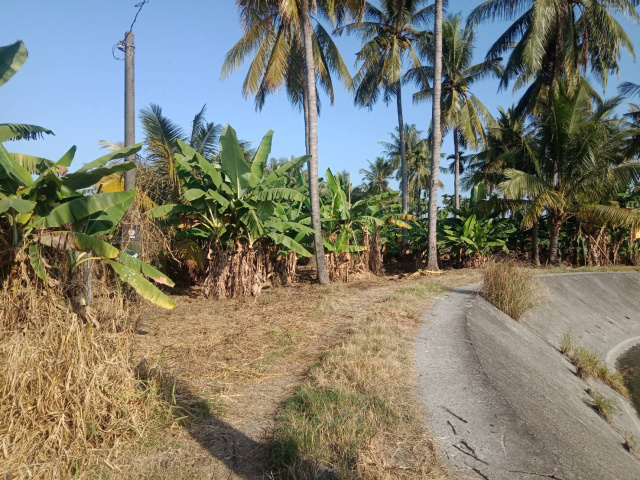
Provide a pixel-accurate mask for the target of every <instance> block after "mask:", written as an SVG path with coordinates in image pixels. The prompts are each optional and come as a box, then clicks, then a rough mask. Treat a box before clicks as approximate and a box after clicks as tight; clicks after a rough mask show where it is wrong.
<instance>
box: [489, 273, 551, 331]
mask: <svg viewBox="0 0 640 480" xmlns="http://www.w3.org/2000/svg"><path fill="white" fill-rule="evenodd" d="M538 288H539V287H538V285H537V282H536V281H535V280H534V279H533V278H532V276H531V273H530V272H528V271H527V270H525V269H523V268H521V267H520V266H519V265H518V263H517V262H514V261H507V262H494V261H491V262H489V263H488V264H487V267H486V268H485V270H484V275H483V280H482V294H483V295H484V297H485V298H486V299H487V300H488V301H489V302H491V303H492V304H493V305H495V306H496V307H497V308H499V309H500V310H502V311H503V312H504V313H506V314H507V315H509V316H510V317H511V318H513V319H514V320H520V318H522V315H524V313H525V312H526V311H527V310H529V309H530V308H532V307H533V306H534V305H535V303H536V299H537V297H538Z"/></svg>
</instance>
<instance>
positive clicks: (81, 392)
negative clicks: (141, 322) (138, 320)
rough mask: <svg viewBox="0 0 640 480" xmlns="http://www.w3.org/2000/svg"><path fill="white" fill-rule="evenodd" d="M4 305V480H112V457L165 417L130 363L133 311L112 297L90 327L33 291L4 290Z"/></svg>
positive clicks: (98, 305) (101, 303)
mask: <svg viewBox="0 0 640 480" xmlns="http://www.w3.org/2000/svg"><path fill="white" fill-rule="evenodd" d="M0 301H1V304H0V364H1V365H2V367H1V368H0V447H1V449H0V458H1V459H2V460H1V461H0V478H7V479H14V478H15V479H17V478H38V479H63V478H71V477H78V478H84V477H85V476H86V475H87V474H88V473H87V472H89V471H91V470H92V469H94V468H98V469H101V468H105V469H107V470H112V471H113V472H116V475H117V472H119V471H120V470H119V469H120V468H121V466H119V465H118V461H117V460H114V458H113V455H112V454H113V453H114V452H117V451H118V450H120V449H123V448H125V447H126V445H127V444H129V443H130V442H135V441H137V440H138V439H139V438H141V437H144V436H145V435H146V434H147V433H148V432H149V431H150V430H151V429H153V428H154V426H156V425H158V424H159V422H161V421H163V420H165V419H166V418H165V419H163V418H161V415H162V412H163V411H166V410H165V408H166V405H164V404H163V402H162V401H161V400H160V398H161V397H160V396H159V395H158V392H157V390H156V387H155V386H154V384H153V382H151V383H143V382H141V381H139V380H138V379H137V378H136V375H135V373H134V371H133V369H132V368H131V365H130V363H129V358H130V352H131V341H132V328H131V323H130V320H126V319H131V318H134V317H135V312H132V311H130V310H126V309H125V308H123V305H124V302H123V298H122V296H121V295H119V294H118V293H117V292H116V293H113V292H112V295H111V298H100V299H97V300H96V302H95V306H94V314H95V318H96V319H97V321H98V322H99V323H100V328H98V329H96V328H95V327H94V326H93V325H92V324H91V322H89V323H87V322H85V321H84V320H83V319H81V318H79V317H78V315H77V314H76V313H74V310H73V309H72V308H71V306H70V305H69V302H68V301H66V300H63V299H60V298H57V299H56V298H52V297H50V296H48V295H47V294H46V293H45V292H44V291H43V290H41V289H38V288H35V286H33V285H28V284H27V285H21V286H20V288H19V289H18V290H17V293H14V292H13V289H12V288H9V287H8V286H7V285H4V286H3V288H2V291H1V292H0Z"/></svg>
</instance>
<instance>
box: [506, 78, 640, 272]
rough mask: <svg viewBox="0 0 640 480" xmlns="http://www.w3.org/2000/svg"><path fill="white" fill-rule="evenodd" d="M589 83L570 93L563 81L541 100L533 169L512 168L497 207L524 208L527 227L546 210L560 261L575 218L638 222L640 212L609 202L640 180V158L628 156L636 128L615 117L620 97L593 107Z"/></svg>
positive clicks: (553, 251)
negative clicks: (565, 232)
mask: <svg viewBox="0 0 640 480" xmlns="http://www.w3.org/2000/svg"><path fill="white" fill-rule="evenodd" d="M583 83H584V82H583ZM590 90H591V89H590V87H588V86H586V85H580V86H578V87H577V89H576V90H575V91H573V92H571V91H570V90H569V89H568V87H566V86H565V85H564V82H562V81H559V82H558V84H557V86H556V88H555V90H554V93H553V95H552V96H551V98H550V99H541V103H542V105H541V106H540V107H539V108H540V116H539V118H538V119H537V120H535V121H534V123H533V125H532V129H533V135H534V148H533V149H531V150H530V152H531V154H532V156H533V158H532V160H533V162H532V165H533V166H534V172H533V173H528V172H525V171H522V170H517V169H515V168H507V169H505V170H504V172H503V174H504V176H505V180H504V181H503V182H502V183H501V184H500V190H501V191H502V192H503V193H504V195H505V197H506V200H504V201H496V202H495V204H496V205H502V206H503V207H504V206H506V207H509V208H519V209H522V210H523V220H522V226H523V228H531V227H532V226H533V225H534V223H535V222H537V219H538V218H540V217H541V216H542V215H543V214H544V213H545V212H546V214H547V215H548V217H549V223H550V247H549V261H550V263H551V264H557V262H558V238H559V234H560V229H561V228H562V225H563V224H564V223H565V222H566V221H567V220H568V219H569V218H571V217H576V218H578V219H579V220H580V221H583V222H590V223H591V224H599V225H603V224H609V225H614V226H620V225H627V226H629V225H633V224H635V225H637V224H639V223H640V215H638V214H636V213H633V212H631V211H629V210H626V209H622V208H619V207H617V206H615V205H611V204H610V203H606V202H604V201H605V200H607V199H608V198H610V197H611V196H612V195H614V194H615V193H618V192H624V191H626V190H627V189H628V188H629V185H630V184H631V183H632V182H637V181H638V180H639V179H640V162H637V161H634V160H629V159H627V158H626V157H625V154H624V146H625V144H626V142H627V141H628V139H629V137H630V135H631V134H632V131H631V130H629V129H628V128H626V126H625V124H624V122H622V121H621V120H619V119H617V118H616V117H614V116H613V110H614V109H615V108H616V107H617V106H618V105H619V103H620V99H619V98H615V99H613V100H609V101H604V102H601V103H600V104H599V105H597V106H595V108H594V106H593V104H592V102H591V99H590V98H589V93H590Z"/></svg>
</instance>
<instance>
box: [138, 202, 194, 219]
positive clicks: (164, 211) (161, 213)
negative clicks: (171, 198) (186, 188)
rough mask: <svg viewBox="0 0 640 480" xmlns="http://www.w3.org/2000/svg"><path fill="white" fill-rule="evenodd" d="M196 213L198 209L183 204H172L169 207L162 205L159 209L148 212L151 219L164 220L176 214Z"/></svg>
mask: <svg viewBox="0 0 640 480" xmlns="http://www.w3.org/2000/svg"><path fill="white" fill-rule="evenodd" d="M195 211H196V209H195V208H193V207H192V206H190V205H183V204H181V203H178V204H175V203H170V204H167V205H160V206H158V207H155V208H152V209H151V210H149V211H148V212H147V215H149V217H150V218H153V219H156V218H164V217H167V216H170V215H174V214H176V213H192V212H195Z"/></svg>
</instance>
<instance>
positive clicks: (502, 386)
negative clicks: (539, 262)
mask: <svg viewBox="0 0 640 480" xmlns="http://www.w3.org/2000/svg"><path fill="white" fill-rule="evenodd" d="M539 279H540V281H541V282H542V283H543V284H544V285H545V286H546V289H547V290H548V291H547V292H545V295H544V299H543V300H542V301H541V303H540V305H539V306H538V307H536V308H535V309H533V310H532V311H531V312H530V313H528V314H527V315H526V316H525V318H524V319H523V321H522V322H521V323H518V322H515V321H514V320H513V319H511V318H509V317H508V316H506V315H505V314H503V313H502V312H500V311H499V310H497V309H496V308H495V307H493V306H492V305H490V304H489V303H487V302H486V301H484V300H483V299H482V298H481V297H479V296H478V295H477V289H478V285H471V286H469V287H464V288H461V289H458V290H455V291H453V292H451V293H450V294H449V295H448V296H447V297H446V298H445V299H444V300H443V301H439V302H438V304H437V305H436V306H435V307H434V308H433V309H432V310H431V311H429V312H428V313H427V314H426V317H425V323H424V326H423V329H422V332H421V335H420V338H419V339H418V341H417V342H416V351H415V353H416V361H417V366H418V371H419V374H420V382H419V393H420V396H421V398H422V400H423V402H424V404H425V406H426V408H427V412H428V419H427V421H428V424H429V426H430V428H431V430H432V431H433V433H434V434H435V435H436V436H437V437H438V440H439V444H440V449H441V452H442V454H443V456H444V457H445V462H446V463H447V464H448V466H449V467H450V470H451V472H452V475H454V476H455V477H468V478H484V479H492V480H493V479H505V480H506V479H535V478H552V479H563V480H568V479H585V480H586V479H593V480H601V479H602V480H608V479H611V480H626V479H629V480H631V479H640V461H638V459H637V458H636V456H635V455H634V454H632V453H629V452H627V451H626V450H625V449H624V448H623V442H624V439H625V436H626V437H629V436H631V437H633V438H635V439H636V440H640V428H639V422H638V419H637V416H636V415H635V413H634V411H633V409H632V407H630V405H629V403H628V401H626V400H625V399H623V398H622V397H620V396H619V395H618V394H617V393H615V392H613V391H612V390H611V389H609V388H608V387H606V386H604V385H602V384H600V383H599V382H597V381H590V382H589V383H586V382H584V381H582V380H580V379H579V378H578V377H576V375H575V373H574V368H573V366H572V365H571V364H570V363H569V362H568V361H567V360H566V359H564V357H563V356H562V355H561V353H560V352H559V351H558V346H559V343H560V339H561V338H562V335H563V334H564V333H565V332H566V331H567V330H569V328H571V331H572V335H573V336H574V338H576V340H577V341H578V343H580V344H582V345H584V346H586V347H588V348H592V349H594V350H596V351H597V352H598V354H599V355H600V356H601V358H605V357H606V356H607V353H609V354H611V352H612V351H615V349H616V348H617V349H618V350H622V347H625V348H627V347H631V346H632V345H633V342H632V341H630V339H633V338H634V337H640V309H639V308H638V307H639V306H640V274H626V273H613V274H579V275H576V274H570V275H549V276H541V277H539ZM625 342H626V343H625ZM620 353H623V350H622V351H620ZM610 356H611V355H610ZM587 388H591V389H592V390H597V391H599V392H600V393H602V394H603V395H604V396H605V397H607V398H611V399H614V401H616V403H617V404H618V407H619V408H618V410H617V412H616V415H615V416H614V419H613V421H612V423H611V424H609V423H607V422H606V421H605V420H603V419H602V418H600V417H599V416H598V415H597V413H596V412H595V411H594V410H593V409H592V408H591V407H590V406H588V405H587V403H586V400H587V399H588V398H589V396H588V394H587V393H586V389H587ZM639 443H640V442H639Z"/></svg>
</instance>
